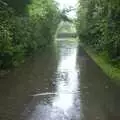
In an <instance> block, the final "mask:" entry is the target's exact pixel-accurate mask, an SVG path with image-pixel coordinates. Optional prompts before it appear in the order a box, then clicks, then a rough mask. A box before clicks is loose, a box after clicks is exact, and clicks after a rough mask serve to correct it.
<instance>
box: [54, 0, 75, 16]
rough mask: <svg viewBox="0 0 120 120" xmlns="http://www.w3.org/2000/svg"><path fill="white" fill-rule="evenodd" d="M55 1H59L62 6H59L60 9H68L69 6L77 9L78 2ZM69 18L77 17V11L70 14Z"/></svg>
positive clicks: (73, 0)
mask: <svg viewBox="0 0 120 120" xmlns="http://www.w3.org/2000/svg"><path fill="white" fill-rule="evenodd" d="M55 1H57V2H58V3H59V4H60V6H59V8H60V9H63V8H66V7H67V8H68V7H69V6H72V7H74V8H75V7H76V4H77V0H55ZM69 16H70V17H75V16H76V14H75V11H72V12H70V13H69Z"/></svg>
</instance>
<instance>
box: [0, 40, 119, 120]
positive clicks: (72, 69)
mask: <svg viewBox="0 0 120 120" xmlns="http://www.w3.org/2000/svg"><path fill="white" fill-rule="evenodd" d="M0 96H1V97H0V120H120V107H119V105H120V102H119V101H120V88H119V87H118V86H117V85H115V84H114V83H112V82H111V81H110V80H109V78H108V77H107V76H105V74H104V73H103V72H102V71H101V69H100V68H99V67H98V66H97V65H96V64H95V63H94V62H93V61H92V60H91V59H90V58H89V57H88V56H87V54H86V53H85V52H84V50H83V49H82V48H80V47H79V46H78V43H77V42H75V41H74V42H73V41H68V40H63V39H62V40H60V39H59V40H56V43H55V44H54V45H53V46H52V47H50V48H48V49H47V50H44V52H43V54H41V53H40V54H39V53H38V54H37V55H35V56H34V57H32V58H31V59H29V60H28V61H27V62H26V63H25V64H24V65H22V66H21V67H20V68H16V69H15V70H13V71H11V72H10V73H9V74H8V75H6V76H4V77H1V78H0Z"/></svg>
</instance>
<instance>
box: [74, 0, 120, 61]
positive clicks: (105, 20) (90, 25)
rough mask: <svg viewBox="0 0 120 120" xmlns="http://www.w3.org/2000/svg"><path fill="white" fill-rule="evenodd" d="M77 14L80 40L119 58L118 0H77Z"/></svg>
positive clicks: (119, 9)
mask: <svg viewBox="0 0 120 120" xmlns="http://www.w3.org/2000/svg"><path fill="white" fill-rule="evenodd" d="M77 15H78V19H77V24H76V27H77V32H78V35H79V37H80V40H81V41H82V42H83V43H85V44H87V45H90V46H92V47H94V48H95V49H96V50H97V51H105V52H107V54H108V56H109V58H110V60H111V61H118V60H120V0H109V1H108V0H85V1H84V0H79V6H78V12H77Z"/></svg>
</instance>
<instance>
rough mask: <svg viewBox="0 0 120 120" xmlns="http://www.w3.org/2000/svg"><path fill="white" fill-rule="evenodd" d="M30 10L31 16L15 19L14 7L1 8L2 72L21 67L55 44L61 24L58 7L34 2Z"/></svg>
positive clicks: (0, 52)
mask: <svg viewBox="0 0 120 120" xmlns="http://www.w3.org/2000/svg"><path fill="white" fill-rule="evenodd" d="M38 3H39V5H38ZM32 7H33V8H34V9H32ZM27 9H28V14H24V15H16V14H15V12H14V9H12V8H11V7H6V6H4V5H0V68H6V67H9V66H12V65H14V66H16V65H18V64H19V63H20V62H23V60H24V57H25V55H28V54H30V53H32V52H33V51H36V50H37V49H39V48H41V47H43V46H46V45H47V44H50V43H51V42H52V40H53V37H54V35H55V32H56V29H57V25H58V23H59V10H58V8H57V6H56V4H55V3H54V2H53V1H52V0H46V1H45V2H44V0H34V1H33V2H32V1H31V4H29V5H28V6H27ZM36 9H37V10H36Z"/></svg>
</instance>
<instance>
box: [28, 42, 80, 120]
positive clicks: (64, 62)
mask: <svg viewBox="0 0 120 120" xmlns="http://www.w3.org/2000/svg"><path fill="white" fill-rule="evenodd" d="M57 44H58V46H57V48H58V49H59V53H58V54H59V57H60V59H59V62H58V65H57V70H56V72H55V75H54V76H55V77H54V78H53V83H54V87H55V91H54V92H52V93H51V92H49V91H48V93H42V94H37V95H33V96H34V98H33V103H38V104H37V105H36V107H35V108H34V110H33V112H32V113H31V115H30V116H29V118H28V120H72V119H74V120H80V95H79V94H80V93H79V78H78V76H79V72H78V69H77V67H76V56H77V44H76V42H70V43H69V42H68V43H67V42H65V41H57ZM39 99H40V100H41V99H42V100H41V101H39ZM36 101H37V102H36ZM38 101H39V102H38ZM42 101H44V102H42ZM31 104H32V103H31Z"/></svg>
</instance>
